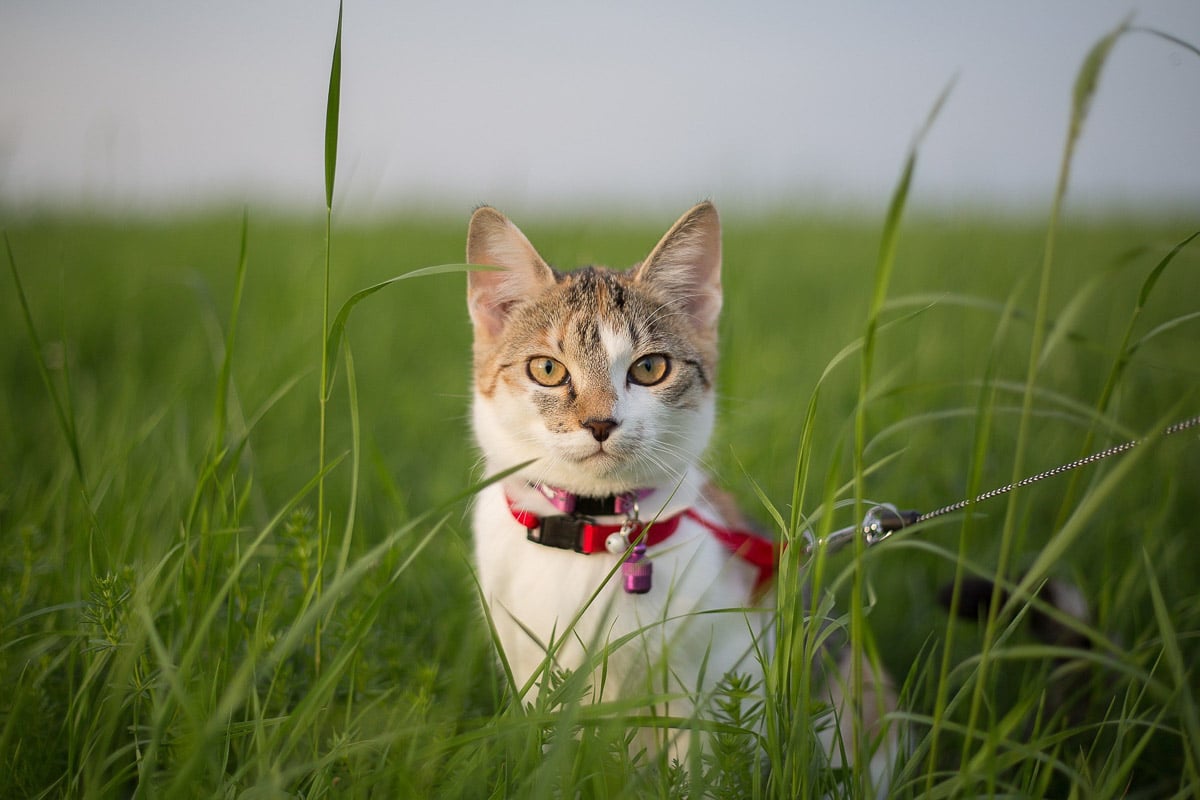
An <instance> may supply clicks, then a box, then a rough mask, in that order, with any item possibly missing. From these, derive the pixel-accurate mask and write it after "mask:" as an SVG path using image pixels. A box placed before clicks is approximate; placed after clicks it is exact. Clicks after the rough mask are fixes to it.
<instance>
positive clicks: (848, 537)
mask: <svg viewBox="0 0 1200 800" xmlns="http://www.w3.org/2000/svg"><path fill="white" fill-rule="evenodd" d="M1197 425H1200V415H1197V416H1194V417H1192V418H1191V419H1186V420H1183V421H1182V422H1176V423H1175V424H1174V425H1168V426H1167V427H1166V428H1164V429H1163V431H1162V435H1163V436H1171V435H1173V434H1176V433H1182V432H1183V431H1186V430H1190V429H1191V428H1195V427H1196V426H1197ZM1143 441H1145V440H1144V439H1132V440H1130V441H1127V442H1124V443H1122V444H1118V445H1113V446H1112V447H1107V448H1105V449H1103V450H1100V451H1098V452H1095V453H1092V454H1091V455H1089V456H1084V457H1083V458H1078V459H1076V460H1074V461H1071V462H1068V463H1066V464H1062V465H1061V466H1057V467H1054V468H1053V469H1048V470H1046V471H1044V472H1039V473H1038V474H1036V475H1031V476H1029V477H1027V478H1022V479H1021V480H1019V481H1016V482H1015V483H1010V484H1007V485H1005V486H1001V487H999V488H996V489H991V490H990V491H986V492H984V493H983V494H980V495H976V496H975V497H973V498H971V499H969V500H959V501H958V502H956V503H951V504H950V505H948V506H942V507H941V508H938V509H935V510H933V511H927V512H925V513H923V514H922V513H921V512H918V511H900V510H899V509H897V508H896V506H894V505H892V504H891V503H880V504H878V505H875V506H872V507H871V508H870V509H869V510H868V511H867V513H866V515H865V516H864V517H863V521H862V522H861V523H859V524H858V525H851V526H849V527H846V528H840V529H839V530H836V531H833V532H831V533H830V534H829V535H828V536H826V537H825V538H823V539H817V538H816V537H815V536H813V534H812V533H811V532H810V531H805V532H804V553H805V555H812V553H813V551H815V550H816V549H817V548H818V547H825V548H827V551H828V552H836V551H837V550H840V549H842V548H843V547H845V546H846V545H847V544H850V543H851V542H853V541H854V539H855V537H858V536H861V537H862V540H863V542H864V544H866V545H867V546H868V547H871V546H873V545H877V544H879V543H880V542H882V541H884V540H885V539H887V538H888V537H890V536H891V535H892V534H893V533H895V532H896V531H898V530H901V529H902V528H907V527H908V526H909V525H915V524H917V523H918V522H926V521H928V520H931V519H935V518H937V517H941V516H944V515H946V514H952V513H954V512H955V511H962V510H963V509H964V508H967V507H968V506H971V505H974V504H976V503H982V502H984V501H985V500H991V499H993V498H996V497H1000V496H1001V495H1005V494H1008V493H1009V492H1011V491H1012V490H1014V489H1019V488H1021V487H1023V486H1029V485H1030V484H1033V483H1037V482H1038V481H1041V480H1045V479H1046V478H1053V477H1054V476H1056V475H1062V474H1063V473H1065V472H1070V471H1071V470H1073V469H1078V468H1079V467H1085V466H1087V465H1089V464H1095V463H1096V462H1097V461H1103V460H1104V459H1106V458H1109V457H1110V456H1115V455H1117V454H1118V453H1124V452H1126V451H1129V450H1132V449H1133V448H1135V447H1137V446H1138V445H1139V444H1141V443H1142V442H1143Z"/></svg>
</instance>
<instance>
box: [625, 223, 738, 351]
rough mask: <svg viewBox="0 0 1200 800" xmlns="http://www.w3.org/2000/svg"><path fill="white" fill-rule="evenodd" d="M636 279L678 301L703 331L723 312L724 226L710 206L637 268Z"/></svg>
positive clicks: (678, 227)
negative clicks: (722, 264)
mask: <svg viewBox="0 0 1200 800" xmlns="http://www.w3.org/2000/svg"><path fill="white" fill-rule="evenodd" d="M636 279H637V280H639V281H641V282H644V283H645V284H646V285H648V286H653V287H655V288H657V289H658V290H659V291H661V292H663V293H665V294H667V295H669V296H671V297H672V298H676V299H677V300H678V301H679V303H680V304H681V305H682V307H683V308H684V309H685V310H686V311H687V313H688V314H689V315H690V316H691V317H692V318H693V319H694V320H695V321H696V323H697V325H698V326H699V327H702V328H706V327H711V326H714V325H716V322H717V317H718V316H719V314H720V312H721V223H720V220H719V218H718V217H717V210H716V208H714V207H713V205H712V204H711V203H701V204H700V205H698V206H696V207H695V208H693V209H691V210H690V211H688V212H687V213H686V214H684V215H683V216H682V217H680V218H679V221H678V222H676V223H675V224H674V226H672V227H671V230H669V231H667V233H666V235H665V236H663V238H662V239H661V240H660V241H659V243H658V244H657V245H656V246H655V248H654V250H652V251H651V253H650V255H649V257H647V259H646V260H645V261H644V262H643V263H642V264H641V265H640V266H639V267H638V268H637V271H636Z"/></svg>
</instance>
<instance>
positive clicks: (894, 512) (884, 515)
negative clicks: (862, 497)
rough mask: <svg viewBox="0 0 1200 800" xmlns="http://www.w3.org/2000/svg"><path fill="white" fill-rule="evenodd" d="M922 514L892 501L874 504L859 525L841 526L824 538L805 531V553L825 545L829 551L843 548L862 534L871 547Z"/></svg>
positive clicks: (914, 520) (810, 552)
mask: <svg viewBox="0 0 1200 800" xmlns="http://www.w3.org/2000/svg"><path fill="white" fill-rule="evenodd" d="M920 516H921V514H920V512H919V511H901V510H900V509H898V508H896V507H895V506H894V505H892V504H891V503H880V504H878V505H875V506H872V507H871V508H870V509H868V510H867V513H866V515H865V516H863V520H862V522H860V523H859V524H858V525H851V526H849V527H847V528H840V529H838V530H836V531H833V532H831V533H830V534H829V535H828V536H826V537H825V538H824V539H818V538H816V536H814V535H813V533H812V531H807V530H806V531H805V532H804V547H805V553H806V554H808V555H811V554H812V553H813V551H815V550H816V549H817V548H818V547H822V546H823V547H825V548H826V551H827V552H830V553H833V552H837V551H838V550H841V549H842V548H843V547H845V546H846V545H848V544H850V543H851V542H853V541H854V537H855V536H861V537H862V538H863V543H864V544H865V545H866V546H867V547H870V546H872V545H876V544H879V543H880V542H882V541H883V540H884V539H887V538H888V537H889V536H891V535H892V534H893V533H895V532H896V531H898V530H900V529H901V528H904V527H907V526H909V525H912V524H913V523H914V522H916V521H917V518H918V517H920Z"/></svg>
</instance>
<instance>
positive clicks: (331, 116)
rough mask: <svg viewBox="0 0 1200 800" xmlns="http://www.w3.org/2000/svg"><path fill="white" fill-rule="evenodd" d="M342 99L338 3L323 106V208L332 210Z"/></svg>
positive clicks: (340, 31)
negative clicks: (335, 30)
mask: <svg viewBox="0 0 1200 800" xmlns="http://www.w3.org/2000/svg"><path fill="white" fill-rule="evenodd" d="M341 98H342V3H340V2H339V3H338V21H337V35H336V36H335V37H334V40H333V63H332V64H331V65H330V67H329V93H328V95H327V99H326V104H325V207H326V208H333V183H334V179H335V178H336V177H337V149H338V118H339V116H340V113H341Z"/></svg>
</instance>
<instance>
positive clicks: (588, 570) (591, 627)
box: [474, 485, 756, 675]
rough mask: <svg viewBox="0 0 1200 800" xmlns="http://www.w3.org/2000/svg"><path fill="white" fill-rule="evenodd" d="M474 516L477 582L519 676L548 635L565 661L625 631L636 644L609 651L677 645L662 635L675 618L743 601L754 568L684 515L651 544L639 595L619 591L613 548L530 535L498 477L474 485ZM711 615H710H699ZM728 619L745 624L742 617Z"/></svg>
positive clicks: (571, 663)
mask: <svg viewBox="0 0 1200 800" xmlns="http://www.w3.org/2000/svg"><path fill="white" fill-rule="evenodd" d="M474 522H475V524H474V529H475V555H476V565H477V569H478V575H479V583H480V588H481V591H482V593H483V596H484V600H485V602H487V604H488V607H489V610H490V612H491V617H492V621H493V624H494V625H495V628H496V632H497V634H498V635H499V637H500V640H501V644H502V645H503V647H504V650H505V653H506V655H507V657H508V659H509V660H510V662H512V664H513V667H514V671H515V672H516V673H518V675H521V674H528V673H530V672H532V671H533V670H535V669H536V667H537V665H538V664H539V663H540V662H541V660H542V659H543V658H544V655H545V647H546V646H549V645H550V644H551V641H552V640H555V641H559V642H561V643H562V644H561V649H560V650H559V651H558V652H557V653H556V660H557V661H558V663H559V664H560V665H562V666H567V667H570V668H578V667H579V666H580V665H581V664H582V663H583V662H584V660H585V658H586V657H587V654H588V653H591V654H595V653H598V652H600V651H601V650H603V649H604V648H605V647H606V646H610V645H613V644H614V643H616V642H619V641H622V640H626V639H628V638H629V637H636V638H637V639H638V640H639V642H638V644H637V645H636V647H634V646H632V645H631V646H629V647H626V649H625V651H624V652H623V653H622V652H618V651H614V653H615V654H616V658H615V661H617V662H620V661H622V660H624V659H623V658H622V656H623V655H628V654H629V653H630V652H631V651H633V650H635V649H636V650H637V651H638V652H639V653H640V655H639V658H645V657H646V656H647V655H650V656H651V657H653V653H652V652H651V653H647V652H645V651H646V650H652V651H653V650H659V649H662V648H669V647H673V646H677V647H683V646H686V645H684V644H680V642H679V641H676V642H675V643H674V644H673V645H672V644H671V643H670V642H671V640H672V639H682V638H684V637H682V636H681V627H682V626H684V624H685V623H686V621H687V620H689V619H691V618H692V617H691V615H692V614H693V612H697V611H704V610H708V609H718V608H739V607H744V606H746V605H748V604H749V602H750V597H751V595H752V593H753V586H754V582H755V578H756V572H755V570H754V569H753V568H751V567H750V566H749V565H748V564H746V563H745V562H743V561H741V560H739V559H737V558H730V557H729V553H728V551H727V550H726V549H724V548H722V547H721V545H720V544H719V543H718V542H717V541H715V540H714V539H713V537H712V535H711V533H709V532H708V531H707V530H705V529H704V528H703V527H702V526H700V525H698V524H697V523H695V522H692V521H691V520H689V519H686V518H685V519H682V520H681V521H680V524H679V527H678V529H677V530H676V532H675V533H674V534H673V535H672V536H671V538H670V539H668V540H667V541H666V542H664V543H663V544H661V545H658V546H657V547H654V548H651V551H650V555H651V561H652V563H653V565H654V577H653V584H652V588H651V590H650V591H649V592H648V593H646V594H628V593H626V592H625V591H624V589H623V587H622V583H621V574H620V558H619V557H618V556H613V555H610V554H607V553H596V554H592V555H582V554H579V553H575V552H572V551H569V550H558V549H555V548H551V547H545V546H542V545H539V544H536V543H533V542H529V541H528V540H527V539H526V531H525V529H524V528H523V527H522V526H521V525H520V524H519V523H518V522H517V521H516V520H514V519H513V516H512V514H511V512H510V510H509V508H508V505H507V501H506V500H505V497H504V492H503V490H502V489H501V488H500V487H499V486H497V485H493V486H491V487H488V488H487V489H485V490H484V491H483V492H481V493H480V495H479V497H478V499H477V505H476V508H475V519H474ZM712 622H718V623H719V620H715V619H708V620H706V622H705V624H706V625H707V624H710V623H712ZM736 624H740V625H741V626H743V630H744V625H745V620H744V619H743V620H742V621H741V622H740V623H736ZM691 627H694V625H692V626H691ZM646 634H649V635H646ZM692 638H694V637H692ZM700 638H701V640H708V639H709V637H707V636H704V637H700Z"/></svg>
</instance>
